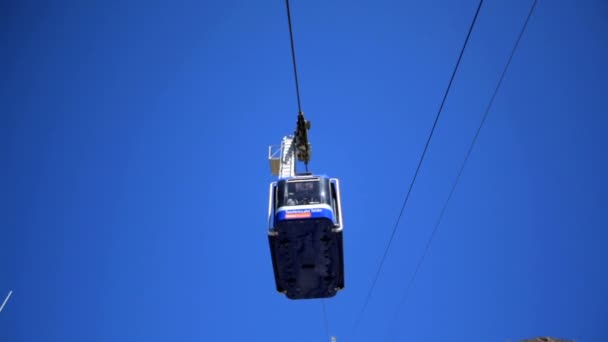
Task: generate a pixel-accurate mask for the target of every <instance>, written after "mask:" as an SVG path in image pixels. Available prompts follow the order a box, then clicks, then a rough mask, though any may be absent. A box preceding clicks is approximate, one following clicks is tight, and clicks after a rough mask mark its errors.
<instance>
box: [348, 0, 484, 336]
mask: <svg viewBox="0 0 608 342" xmlns="http://www.w3.org/2000/svg"><path fill="white" fill-rule="evenodd" d="M482 4H483V0H480V1H479V5H478V6H477V11H476V12H475V16H474V17H473V20H472V22H471V25H470V27H469V31H468V33H467V37H466V39H465V41H464V44H463V45H462V49H461V50H460V55H459V56H458V60H457V62H456V65H455V66H454V69H453V71H452V76H451V77H450V82H449V83H448V86H447V88H446V90H445V93H444V95H443V99H442V100H441V105H440V106H439V110H438V111H437V114H436V116H435V121H434V122H433V126H432V128H431V131H430V133H429V136H428V138H427V140H426V144H425V145H424V149H423V151H422V154H421V155H420V159H419V161H418V166H417V167H416V171H415V172H414V177H413V178H412V181H411V183H410V186H409V189H408V191H407V194H406V196H405V200H404V201H403V205H402V206H401V211H400V212H399V216H398V217H397V221H396V222H395V225H394V226H393V230H392V232H391V235H390V238H389V241H388V243H387V245H386V248H385V249H384V253H383V254H382V259H381V260H380V265H379V267H378V270H377V272H376V275H375V276H374V280H373V282H372V286H371V287H370V289H369V292H368V293H367V296H366V298H365V302H364V304H363V307H362V309H361V311H360V312H359V316H358V317H357V319H356V321H355V325H354V329H353V330H354V331H356V330H357V328H358V326H359V323H360V321H361V318H362V317H363V313H364V312H365V310H366V309H367V305H368V304H369V301H370V299H371V297H372V293H373V291H374V288H375V286H376V283H377V282H378V278H379V276H380V272H381V271H382V267H383V266H384V262H385V260H386V256H387V254H388V251H389V249H390V246H391V244H392V242H393V239H394V237H395V233H396V232H397V228H398V227H399V222H400V221H401V216H402V215H403V212H404V210H405V207H406V205H407V202H408V200H409V198H410V194H411V192H412V188H413V187H414V183H415V182H416V178H417V177H418V173H419V172H420V167H421V166H422V162H423V161H424V157H425V155H426V152H427V149H428V147H429V144H430V142H431V139H432V137H433V133H434V132H435V127H436V126H437V122H438V121H439V117H440V116H441V112H442V110H443V106H444V104H445V101H446V99H447V96H448V94H449V92H450V88H451V87H452V82H453V81H454V78H455V76H456V72H457V71H458V67H459V65H460V61H461V60H462V56H463V55H464V51H465V49H466V47H467V43H468V42H469V38H470V36H471V33H472V32H473V28H474V26H475V22H476V21H477V16H478V15H479V11H480V10H481V5H482Z"/></svg>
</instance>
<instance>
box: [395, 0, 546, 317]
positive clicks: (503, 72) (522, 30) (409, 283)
mask: <svg viewBox="0 0 608 342" xmlns="http://www.w3.org/2000/svg"><path fill="white" fill-rule="evenodd" d="M536 3H537V0H534V1H533V3H532V6H531V7H530V11H529V12H528V16H527V17H526V21H525V22H524V24H523V26H522V28H521V31H520V32H519V36H518V37H517V40H516V41H515V45H513V49H512V50H511V54H510V55H509V59H508V60H507V63H506V64H505V66H504V68H503V70H502V74H501V75H500V78H499V79H498V83H497V84H496V87H495V88H494V93H493V94H492V97H491V98H490V101H489V102H488V105H487V106H486V109H485V111H484V113H483V116H482V118H481V121H480V123H479V126H478V127H477V131H476V132H475V135H474V136H473V140H471V143H470V145H469V149H468V150H467V153H466V155H465V157H464V160H463V162H462V164H461V165H460V169H459V170H458V174H457V176H456V178H455V179H454V182H453V183H452V188H451V189H450V193H449V195H448V197H447V198H446V200H445V202H444V203H443V207H442V208H441V212H440V213H439V216H438V218H437V221H436V223H435V227H434V228H433V231H432V232H431V235H430V237H429V239H428V240H427V243H426V246H425V249H424V251H423V253H422V256H421V257H420V259H418V264H417V265H416V268H415V270H414V273H413V274H412V276H411V277H410V279H409V281H408V283H407V286H406V288H405V291H404V293H403V297H402V298H401V301H400V302H399V305H398V306H397V312H396V313H395V318H394V319H393V321H396V318H397V317H396V316H397V314H398V313H399V308H400V307H401V306H403V304H404V303H405V300H406V299H407V297H408V294H409V292H410V289H411V287H412V285H413V283H414V280H415V279H416V276H417V275H418V271H419V270H420V268H421V266H422V264H423V263H424V260H425V258H426V255H427V254H428V251H429V248H430V246H431V244H432V243H433V239H434V237H435V234H436V233H437V229H438V228H439V225H440V224H441V221H442V219H443V215H444V214H445V210H446V208H447V207H448V204H449V203H450V200H451V199H452V195H453V194H454V190H455V189H456V186H457V185H458V183H459V181H460V177H461V176H462V171H463V170H464V167H465V166H466V164H467V162H468V160H469V157H470V155H471V152H472V151H473V147H474V146H475V143H476V142H477V138H478V137H479V133H480V132H481V129H482V128H483V126H484V123H485V122H486V118H487V117H488V114H489V112H490V109H491V108H492V105H493V104H494V99H495V98H496V94H497V93H498V90H499V89H500V86H501V85H502V81H503V79H504V77H505V74H506V73H507V70H508V69H509V66H510V65H511V61H512V60H513V56H514V55H515V51H516V50H517V47H518V46H519V42H520V41H521V38H522V37H523V35H524V32H525V31H526V27H527V26H528V22H529V21H530V17H532V13H533V12H534V9H535V7H536ZM393 324H394V323H393Z"/></svg>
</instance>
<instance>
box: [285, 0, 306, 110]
mask: <svg viewBox="0 0 608 342" xmlns="http://www.w3.org/2000/svg"><path fill="white" fill-rule="evenodd" d="M285 6H286V7H287V22H288V23H289V40H290V42H291V61H292V63H293V75H294V77H295V79H296V96H297V98H298V113H301V112H302V105H301V102H300V85H299V83H298V70H297V68H296V49H295V47H294V44H293V30H292V28H291V11H290V10H289V0H285Z"/></svg>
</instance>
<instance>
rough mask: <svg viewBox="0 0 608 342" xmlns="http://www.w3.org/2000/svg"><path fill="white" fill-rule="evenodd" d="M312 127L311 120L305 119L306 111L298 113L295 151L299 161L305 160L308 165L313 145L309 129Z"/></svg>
mask: <svg viewBox="0 0 608 342" xmlns="http://www.w3.org/2000/svg"><path fill="white" fill-rule="evenodd" d="M309 129H310V121H308V120H306V119H304V113H303V112H299V113H298V122H297V124H296V131H295V133H294V136H295V139H294V140H295V151H296V157H297V158H298V160H299V161H301V162H304V163H305V164H306V166H307V167H308V162H309V161H310V156H311V152H312V151H311V146H310V143H309V142H308V130H309Z"/></svg>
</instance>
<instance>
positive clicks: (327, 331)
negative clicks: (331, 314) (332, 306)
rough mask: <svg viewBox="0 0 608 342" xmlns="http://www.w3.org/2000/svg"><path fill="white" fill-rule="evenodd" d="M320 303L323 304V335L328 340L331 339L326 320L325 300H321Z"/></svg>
mask: <svg viewBox="0 0 608 342" xmlns="http://www.w3.org/2000/svg"><path fill="white" fill-rule="evenodd" d="M321 303H323V322H324V323H325V334H326V335H327V337H328V338H330V339H331V336H330V335H329V321H328V320H327V311H326V310H325V299H323V300H321Z"/></svg>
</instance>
